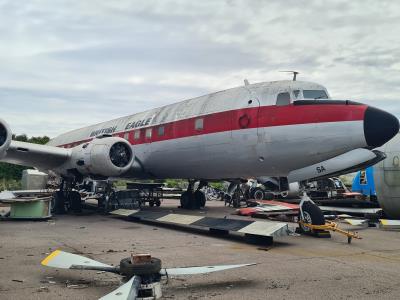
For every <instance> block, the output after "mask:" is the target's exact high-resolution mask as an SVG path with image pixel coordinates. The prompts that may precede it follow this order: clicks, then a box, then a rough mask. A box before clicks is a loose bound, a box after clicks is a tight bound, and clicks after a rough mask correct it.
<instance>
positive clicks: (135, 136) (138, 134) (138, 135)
mask: <svg viewBox="0 0 400 300" xmlns="http://www.w3.org/2000/svg"><path fill="white" fill-rule="evenodd" d="M133 139H134V140H138V139H140V130H136V131H135V133H134V134H133Z"/></svg>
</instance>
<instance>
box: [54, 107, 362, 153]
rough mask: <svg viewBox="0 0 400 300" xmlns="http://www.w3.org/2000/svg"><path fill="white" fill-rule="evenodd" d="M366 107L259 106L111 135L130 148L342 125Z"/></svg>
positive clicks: (76, 143) (356, 116)
mask: <svg viewBox="0 0 400 300" xmlns="http://www.w3.org/2000/svg"><path fill="white" fill-rule="evenodd" d="M366 109H367V106H366V105H345V104H343V105H337V104H332V105H329V104H323V105H303V106H302V105H299V106H296V105H287V106H275V105H273V106H262V107H259V108H258V107H252V108H243V109H238V110H229V111H224V112H219V113H212V114H208V115H203V116H198V117H193V118H189V119H184V120H179V121H174V122H169V123H164V124H160V125H152V126H148V127H144V128H140V129H135V130H128V131H124V132H118V133H116V134H114V136H120V137H124V135H125V133H129V142H130V143H131V144H133V145H136V144H144V143H150V142H159V141H165V140H173V139H178V138H184V137H190V136H196V135H202V134H210V133H218V132H224V131H231V130H240V129H249V128H257V127H273V126H286V125H296V124H313V123H328V122H344V121H359V120H363V118H364V113H365V110H366ZM196 119H203V124H204V127H203V129H202V130H196V129H195V121H196ZM161 126H163V127H164V134H163V135H159V134H158V128H159V127H161ZM149 128H151V129H152V137H151V138H146V137H145V132H146V130H147V129H149ZM138 130H139V131H140V138H139V139H134V137H133V135H134V132H135V131H138ZM91 140H92V139H91V138H89V139H87V140H82V141H75V142H72V143H68V144H64V145H60V146H59V147H71V146H76V145H78V144H81V143H84V142H89V141H91Z"/></svg>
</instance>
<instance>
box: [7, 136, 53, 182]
mask: <svg viewBox="0 0 400 300" xmlns="http://www.w3.org/2000/svg"><path fill="white" fill-rule="evenodd" d="M12 139H13V140H15V141H20V142H28V143H33V144H41V145H44V144H47V143H48V142H49V140H50V138H49V137H48V136H33V137H30V138H28V137H27V135H26V134H21V135H15V134H13V136H12ZM25 169H29V168H28V167H24V166H17V165H13V164H8V163H4V162H0V178H5V179H6V180H20V179H21V177H22V171H23V170H25Z"/></svg>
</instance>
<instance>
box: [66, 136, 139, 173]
mask: <svg viewBox="0 0 400 300" xmlns="http://www.w3.org/2000/svg"><path fill="white" fill-rule="evenodd" d="M133 159H134V155H133V151H132V147H131V145H130V144H129V143H128V142H127V141H126V140H124V139H122V138H119V137H104V138H96V139H94V140H93V141H91V142H88V143H86V144H83V145H79V146H78V147H76V148H74V149H73V150H72V161H73V164H74V168H76V169H77V170H78V171H79V173H81V174H82V175H100V176H104V177H114V176H119V175H121V174H123V173H125V172H127V171H128V170H129V168H131V166H132V164H133Z"/></svg>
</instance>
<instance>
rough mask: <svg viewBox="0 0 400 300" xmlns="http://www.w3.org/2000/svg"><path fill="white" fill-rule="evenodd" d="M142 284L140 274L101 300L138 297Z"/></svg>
mask: <svg viewBox="0 0 400 300" xmlns="http://www.w3.org/2000/svg"><path fill="white" fill-rule="evenodd" d="M140 284H141V279H140V277H139V276H133V277H132V278H131V279H129V280H128V281H127V282H126V283H124V284H123V285H121V286H120V287H119V288H117V289H116V290H114V291H112V292H111V293H109V294H107V295H105V296H103V297H101V298H100V299H99V300H116V299H123V300H124V299H126V300H128V299H136V298H137V296H138V290H139V287H140Z"/></svg>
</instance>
